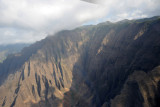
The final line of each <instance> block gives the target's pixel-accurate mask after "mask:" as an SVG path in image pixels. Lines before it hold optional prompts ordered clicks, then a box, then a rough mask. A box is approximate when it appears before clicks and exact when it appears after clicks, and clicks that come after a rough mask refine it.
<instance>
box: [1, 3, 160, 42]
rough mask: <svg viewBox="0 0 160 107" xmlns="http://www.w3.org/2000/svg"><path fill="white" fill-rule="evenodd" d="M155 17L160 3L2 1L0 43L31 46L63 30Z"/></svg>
mask: <svg viewBox="0 0 160 107" xmlns="http://www.w3.org/2000/svg"><path fill="white" fill-rule="evenodd" d="M99 1H100V0H99ZM101 1H102V0H101ZM155 15H160V0H103V3H102V2H98V3H97V4H94V3H88V2H85V1H80V0H0V44H11V43H24V42H25V43H31V42H35V41H37V40H41V39H43V38H45V37H46V36H47V35H48V34H49V35H51V34H54V33H55V32H57V31H60V30H63V29H73V28H75V27H78V26H82V25H86V24H96V23H99V22H103V21H114V22H115V21H118V20H122V19H135V18H144V17H152V16H155Z"/></svg>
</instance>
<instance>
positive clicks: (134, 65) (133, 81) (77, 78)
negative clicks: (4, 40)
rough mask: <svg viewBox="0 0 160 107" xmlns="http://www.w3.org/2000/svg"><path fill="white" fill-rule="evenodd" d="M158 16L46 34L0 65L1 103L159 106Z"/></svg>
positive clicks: (30, 106) (29, 106) (44, 106)
mask: <svg viewBox="0 0 160 107" xmlns="http://www.w3.org/2000/svg"><path fill="white" fill-rule="evenodd" d="M159 41H160V17H159V16H157V17H152V18H147V19H139V20H123V21H119V22H116V23H112V22H104V23H100V24H98V25H89V26H82V27H79V28H76V29H74V30H63V31H60V32H58V33H56V34H55V35H54V36H49V37H47V38H45V39H43V40H41V41H39V42H36V43H35V44H32V45H31V46H29V47H26V48H24V49H23V50H22V51H21V52H20V53H18V54H13V55H10V56H9V57H7V59H6V60H5V61H3V63H2V64H0V106H2V107H22V106H23V107H159V106H160V42H159Z"/></svg>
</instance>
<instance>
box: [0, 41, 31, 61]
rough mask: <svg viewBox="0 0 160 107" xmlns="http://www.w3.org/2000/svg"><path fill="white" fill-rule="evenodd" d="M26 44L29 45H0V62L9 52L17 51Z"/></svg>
mask: <svg viewBox="0 0 160 107" xmlns="http://www.w3.org/2000/svg"><path fill="white" fill-rule="evenodd" d="M26 46H29V44H24V43H21V44H8V45H0V63H1V62H3V60H5V59H6V57H7V56H8V55H9V54H14V53H18V52H20V51H21V50H22V49H23V48H24V47H26Z"/></svg>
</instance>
